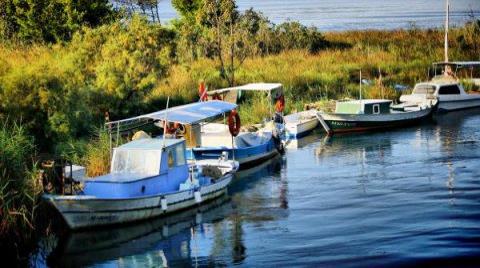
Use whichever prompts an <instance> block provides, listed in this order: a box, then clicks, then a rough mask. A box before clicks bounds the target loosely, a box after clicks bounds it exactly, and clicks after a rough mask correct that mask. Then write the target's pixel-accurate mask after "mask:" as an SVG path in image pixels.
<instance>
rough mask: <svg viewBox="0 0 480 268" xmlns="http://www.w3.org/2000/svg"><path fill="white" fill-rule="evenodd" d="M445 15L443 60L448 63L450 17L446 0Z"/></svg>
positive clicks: (448, 4)
mask: <svg viewBox="0 0 480 268" xmlns="http://www.w3.org/2000/svg"><path fill="white" fill-rule="evenodd" d="M446 2H447V3H446V13H447V14H446V16H445V62H446V63H448V24H449V19H450V3H449V0H447V1H446Z"/></svg>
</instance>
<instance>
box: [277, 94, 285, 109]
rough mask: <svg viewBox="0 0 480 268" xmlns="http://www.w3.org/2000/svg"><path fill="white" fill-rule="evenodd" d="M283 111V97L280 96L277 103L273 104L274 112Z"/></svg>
mask: <svg viewBox="0 0 480 268" xmlns="http://www.w3.org/2000/svg"><path fill="white" fill-rule="evenodd" d="M284 109H285V97H284V96H283V95H280V97H278V98H277V101H276V102H275V111H277V113H281V112H283V110H284Z"/></svg>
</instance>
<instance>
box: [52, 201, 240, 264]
mask: <svg viewBox="0 0 480 268" xmlns="http://www.w3.org/2000/svg"><path fill="white" fill-rule="evenodd" d="M231 209H232V207H231V202H230V198H229V197H227V196H224V197H222V198H219V199H217V200H214V201H213V202H210V203H207V204H205V205H203V206H201V207H198V208H195V209H189V210H185V211H183V212H180V213H178V214H175V215H172V216H171V217H166V218H159V219H156V220H153V221H148V222H143V223H141V224H135V225H129V226H123V227H116V228H108V229H101V230H91V231H83V232H75V233H71V234H70V235H69V236H68V237H65V238H62V239H61V240H60V242H59V244H58V246H57V248H56V249H55V250H54V252H52V254H50V256H49V257H48V260H47V263H48V264H49V265H52V266H62V267H72V266H73V267H79V266H86V265H92V264H99V263H104V262H117V264H121V265H122V266H130V265H140V264H144V265H147V266H152V265H154V266H162V265H163V266H165V267H166V266H168V265H169V263H168V262H170V261H172V260H175V262H179V263H183V264H184V265H191V263H192V256H191V255H192V253H191V247H192V245H190V243H191V240H192V235H194V234H192V232H191V230H190V229H191V228H192V227H194V226H196V225H198V224H201V223H208V222H215V221H218V220H221V219H223V218H224V217H226V216H227V215H229V214H230V213H231ZM149 262H151V263H149Z"/></svg>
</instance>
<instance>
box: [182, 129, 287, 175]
mask: <svg viewBox="0 0 480 268" xmlns="http://www.w3.org/2000/svg"><path fill="white" fill-rule="evenodd" d="M280 142H281V141H279V140H278V139H275V137H274V136H273V133H272V131H268V130H265V129H264V130H259V131H257V132H240V133H239V134H238V136H236V137H233V140H232V137H231V135H230V132H229V130H228V126H227V125H225V124H218V123H210V124H205V125H203V126H202V127H201V146H199V147H192V148H189V149H187V158H188V159H192V160H201V159H218V158H219V157H221V155H222V154H224V152H228V158H229V159H231V160H235V161H238V162H239V164H240V167H241V168H245V167H248V166H252V165H254V164H257V163H260V162H262V161H265V160H267V159H269V158H272V157H273V156H275V155H277V154H278V153H279V150H278V146H279V143H280Z"/></svg>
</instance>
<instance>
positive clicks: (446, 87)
mask: <svg viewBox="0 0 480 268" xmlns="http://www.w3.org/2000/svg"><path fill="white" fill-rule="evenodd" d="M449 11H450V3H449V1H448V0H446V16H445V61H444V62H439V63H434V64H433V66H434V70H435V72H436V70H437V67H438V66H440V67H442V70H443V74H441V75H438V76H437V75H436V76H434V78H433V79H432V80H431V81H429V82H423V83H418V84H416V85H415V87H414V89H413V91H412V93H411V94H409V95H402V96H401V97H400V101H401V102H403V103H404V104H403V105H404V106H408V105H410V104H412V106H414V105H418V104H420V103H424V102H425V100H428V99H434V98H436V99H437V100H438V108H437V109H438V111H439V112H449V111H455V110H461V109H467V108H474V107H479V106H480V94H467V93H466V92H465V89H464V88H463V86H462V85H461V84H460V81H459V80H458V78H457V71H458V70H459V69H463V68H469V69H470V75H471V77H470V80H471V81H472V82H473V83H474V84H475V85H476V84H477V82H478V80H477V79H474V78H473V68H475V67H480V62H478V61H457V62H450V61H449V58H448V26H449ZM454 69H455V70H454Z"/></svg>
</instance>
